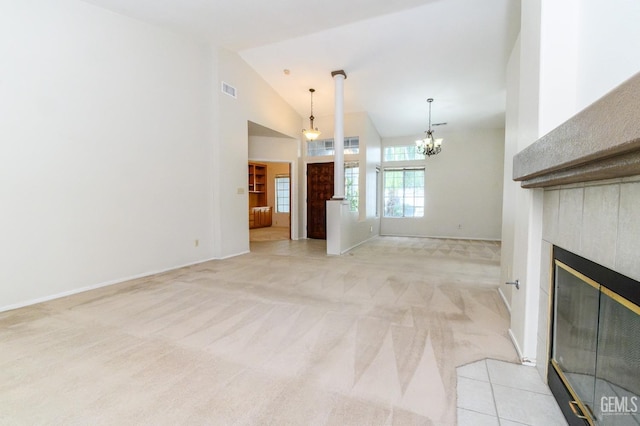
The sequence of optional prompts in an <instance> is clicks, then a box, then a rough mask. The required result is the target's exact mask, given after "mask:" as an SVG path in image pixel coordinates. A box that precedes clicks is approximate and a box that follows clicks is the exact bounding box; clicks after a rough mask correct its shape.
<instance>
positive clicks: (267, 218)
mask: <svg viewBox="0 0 640 426" xmlns="http://www.w3.org/2000/svg"><path fill="white" fill-rule="evenodd" d="M248 177H249V188H248V190H249V228H261V227H265V226H271V217H272V215H271V207H269V206H267V165H266V164H260V163H249V167H248Z"/></svg>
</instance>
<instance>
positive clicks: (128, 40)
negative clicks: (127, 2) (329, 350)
mask: <svg viewBox="0 0 640 426" xmlns="http://www.w3.org/2000/svg"><path fill="white" fill-rule="evenodd" d="M0 58H1V59H0V61H1V62H2V64H1V65H0V206H1V208H0V235H1V237H0V259H1V261H0V262H1V265H2V266H1V267H0V310H2V309H7V308H9V307H12V306H13V307H15V306H19V305H23V304H26V303H29V302H32V301H35V300H40V299H44V298H49V297H52V296H54V295H60V294H64V293H69V292H75V291H78V290H79V289H82V288H87V287H91V286H98V285H101V284H104V283H109V282H114V281H119V280H123V279H125V278H127V277H132V276H137V275H141V274H147V273H149V272H152V271H159V270H164V269H169V268H174V267H177V266H180V265H184V264H188V263H193V262H197V261H201V260H204V259H208V258H211V257H212V256H213V233H212V226H211V223H212V219H211V218H212V180H211V178H210V173H209V169H210V167H211V162H212V160H213V159H212V151H211V145H210V134H211V133H210V131H211V128H210V126H211V124H212V120H211V117H210V115H211V114H212V104H211V97H210V92H209V87H210V86H211V75H212V70H211V65H212V58H211V53H210V51H209V49H208V48H206V47H205V46H202V45H199V44H197V43H195V42H193V41H191V40H188V39H185V38H182V37H180V36H177V35H174V34H172V33H169V32H167V31H164V30H161V29H158V28H156V27H153V26H150V25H147V24H144V23H141V22H139V21H136V20H133V19H129V18H126V17H123V16H120V15H117V14H114V13H111V12H107V11H105V10H103V9H100V8H97V7H94V6H91V5H89V4H87V3H83V2H79V1H74V0H60V1H55V2H49V1H45V0H22V1H19V2H2V5H1V10H0ZM245 168H246V167H245ZM245 179H246V176H245ZM196 239H198V240H199V245H198V246H197V247H196V245H195V240H196Z"/></svg>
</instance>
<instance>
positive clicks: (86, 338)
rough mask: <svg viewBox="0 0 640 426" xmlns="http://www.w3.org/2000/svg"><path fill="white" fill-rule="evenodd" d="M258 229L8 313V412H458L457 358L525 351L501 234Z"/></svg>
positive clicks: (264, 416)
mask: <svg viewBox="0 0 640 426" xmlns="http://www.w3.org/2000/svg"><path fill="white" fill-rule="evenodd" d="M324 250H325V245H324V241H316V240H307V241H290V240H289V241H279V242H269V243H268V242H262V243H252V253H251V254H248V255H244V256H239V257H235V258H232V259H227V260H222V261H211V262H207V263H203V264H200V265H196V266H192V267H188V268H183V269H180V270H176V271H172V272H169V273H165V274H161V275H157V276H153V277H149V278H146V279H139V280H136V281H132V282H127V283H123V284H118V285H114V286H110V287H107V288H103V289H99V290H95V291H90V292H86V293H83V294H79V295H75V296H72V297H67V298H63V299H58V300H55V301H52V302H48V303H44V304H40V305H36V306H32V307H27V308H23V309H18V310H14V311H10V312H5V313H0V424H12V425H13V424H87V425H89V424H90V425H100V424H104V425H115V424H117V425H123V424H153V425H157V424H168V425H169V424H171V425H174V424H190V425H192V424H212V425H227V424H229V425H232V424H238V425H241V424H257V425H307V424H309V425H316V424H317V425H326V424H328V425H348V424H354V425H420V424H421V425H453V424H455V416H456V391H455V387H456V370H455V367H456V366H457V365H461V364H466V363H469V362H471V361H474V360H479V359H483V358H486V357H491V358H496V359H503V360H507V361H516V354H515V351H514V349H513V347H512V345H511V343H510V341H509V338H508V335H507V328H508V319H507V312H506V309H505V308H504V306H503V304H502V302H501V300H500V298H499V296H498V293H497V290H496V287H497V280H498V275H499V274H498V272H499V267H498V263H499V257H500V256H499V253H500V247H499V244H498V243H494V242H481V241H455V240H436V239H423V238H391V237H387V238H384V237H382V238H376V239H374V240H372V241H370V242H368V243H366V244H364V245H362V246H360V247H358V248H356V249H355V250H353V251H352V252H350V253H349V254H346V255H344V256H340V257H327V256H326V255H325V254H324Z"/></svg>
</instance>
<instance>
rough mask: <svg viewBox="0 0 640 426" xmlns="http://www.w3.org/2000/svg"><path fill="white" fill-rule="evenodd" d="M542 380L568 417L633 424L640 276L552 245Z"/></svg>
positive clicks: (638, 394)
mask: <svg viewBox="0 0 640 426" xmlns="http://www.w3.org/2000/svg"><path fill="white" fill-rule="evenodd" d="M553 257H554V262H553V283H554V285H553V290H552V293H553V294H552V301H553V304H552V318H551V327H550V332H551V336H550V337H551V338H550V340H549V341H550V342H551V345H550V357H549V360H550V361H549V363H550V365H549V368H548V383H549V387H550V388H551V391H552V393H553V394H554V396H555V397H556V399H557V401H558V404H559V405H560V408H561V410H562V411H563V413H564V415H565V417H566V419H567V422H568V423H569V424H570V425H585V424H589V425H615V426H618V425H633V426H639V425H640V283H639V282H638V281H635V280H633V279H631V278H629V277H627V276H624V275H622V274H619V273H617V272H615V271H613V270H611V269H608V268H606V267H604V266H601V265H598V264H596V263H594V262H591V261H590V260H588V259H585V258H583V257H580V256H578V255H576V254H574V253H571V252H569V251H566V250H564V249H562V248H560V247H554V249H553Z"/></svg>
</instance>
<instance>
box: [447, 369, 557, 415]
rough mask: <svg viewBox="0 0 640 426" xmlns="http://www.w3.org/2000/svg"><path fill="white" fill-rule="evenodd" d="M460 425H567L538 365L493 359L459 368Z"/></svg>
mask: <svg viewBox="0 0 640 426" xmlns="http://www.w3.org/2000/svg"><path fill="white" fill-rule="evenodd" d="M457 376H458V386H457V394H458V425H459V426H485V425H486V426H494V425H495V426H517V425H532V426H538V425H540V426H555V425H558V426H559V425H566V424H567V422H566V421H565V419H564V417H563V415H562V412H561V411H560V408H559V407H558V404H557V403H556V401H555V399H554V398H553V395H551V391H550V390H549V388H548V387H547V385H546V384H545V383H544V382H543V381H542V379H541V378H540V375H539V374H538V371H537V370H536V369H535V368H532V367H528V366H525V365H518V364H513V363H509V362H504V361H497V360H493V359H485V360H482V361H476V362H473V363H471V364H467V365H463V366H461V367H458V368H457Z"/></svg>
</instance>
